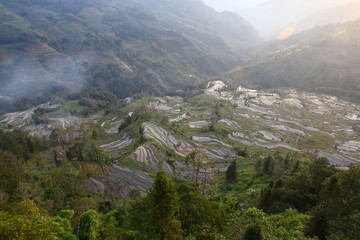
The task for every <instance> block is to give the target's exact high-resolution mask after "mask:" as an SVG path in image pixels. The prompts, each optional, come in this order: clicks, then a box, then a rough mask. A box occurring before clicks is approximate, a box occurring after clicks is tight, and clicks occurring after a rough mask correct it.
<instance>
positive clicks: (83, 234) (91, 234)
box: [75, 210, 99, 240]
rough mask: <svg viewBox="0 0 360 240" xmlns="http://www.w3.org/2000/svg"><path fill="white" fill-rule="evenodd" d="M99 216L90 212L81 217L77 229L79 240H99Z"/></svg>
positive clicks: (76, 233) (94, 212)
mask: <svg viewBox="0 0 360 240" xmlns="http://www.w3.org/2000/svg"><path fill="white" fill-rule="evenodd" d="M98 231H99V214H98V213H97V212H96V211H94V210H88V211H86V212H84V213H82V214H81V215H80V219H79V221H78V223H77V224H76V227H75V235H76V236H77V237H78V238H79V240H97V239H98V237H99V232H98Z"/></svg>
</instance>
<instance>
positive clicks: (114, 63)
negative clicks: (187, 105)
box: [0, 0, 259, 97]
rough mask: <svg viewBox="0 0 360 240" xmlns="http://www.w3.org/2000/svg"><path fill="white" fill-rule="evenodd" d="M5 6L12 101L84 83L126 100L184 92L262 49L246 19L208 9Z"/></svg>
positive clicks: (1, 9) (84, 3) (88, 2)
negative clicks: (254, 46)
mask: <svg viewBox="0 0 360 240" xmlns="http://www.w3.org/2000/svg"><path fill="white" fill-rule="evenodd" d="M1 3H2V5H1V6H0V19H1V24H0V30H1V33H2V34H1V36H0V53H1V55H0V56H1V57H0V79H1V80H0V84H1V86H2V87H1V91H0V95H6V96H19V95H20V96H34V95H38V94H39V93H40V95H44V92H41V91H42V90H44V89H49V88H50V89H51V91H50V93H51V94H52V93H54V92H59V90H63V89H64V88H65V90H66V89H71V90H73V91H76V90H79V89H80V88H81V87H82V86H83V83H84V82H85V80H86V81H87V83H89V84H88V85H87V86H88V88H90V89H91V88H94V87H96V88H97V89H105V90H109V89H110V90H111V91H112V92H113V93H114V94H116V95H117V96H121V97H124V96H128V95H131V94H133V93H136V92H141V91H147V92H152V93H154V92H155V93H160V92H163V91H164V90H169V91H171V90H176V89H178V88H180V89H182V88H185V87H186V86H189V85H191V84H193V83H194V82H195V80H196V79H198V78H201V77H206V76H213V75H218V74H219V73H220V72H223V71H226V70H228V69H229V62H231V61H234V60H237V61H239V60H241V58H240V57H237V55H236V54H235V50H238V49H239V46H240V47H241V44H244V45H243V46H245V45H248V44H251V43H253V42H257V41H259V37H258V35H257V33H256V31H255V30H254V29H253V28H251V26H249V25H248V24H247V23H246V22H245V21H244V20H243V19H241V18H240V17H239V16H236V15H233V14H219V13H216V12H215V11H214V10H212V9H211V8H208V7H207V6H206V5H204V4H203V3H202V2H201V1H181V2H180V1H175V0H172V1H165V2H164V1H162V0H156V1H151V4H149V3H148V2H147V1H132V0H129V1H111V0H100V1H93V0H80V1H69V0H66V1H51V0H31V1H1ZM235 21H236V24H235ZM212 27H214V28H212ZM210 28H211V29H214V31H211V32H209V30H210ZM221 35H223V36H221ZM189 75H193V77H194V75H196V76H197V77H195V79H194V78H191V77H189Z"/></svg>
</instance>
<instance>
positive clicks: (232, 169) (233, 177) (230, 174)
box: [226, 159, 237, 184]
mask: <svg viewBox="0 0 360 240" xmlns="http://www.w3.org/2000/svg"><path fill="white" fill-rule="evenodd" d="M226 182H227V183H228V184H234V183H236V182H237V171H236V159H234V160H233V161H232V163H231V164H230V166H229V167H228V169H227V170H226Z"/></svg>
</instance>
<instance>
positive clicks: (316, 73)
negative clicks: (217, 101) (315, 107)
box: [231, 20, 360, 102]
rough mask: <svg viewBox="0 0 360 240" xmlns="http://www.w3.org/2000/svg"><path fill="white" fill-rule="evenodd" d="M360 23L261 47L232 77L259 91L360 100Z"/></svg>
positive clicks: (343, 25)
mask: <svg viewBox="0 0 360 240" xmlns="http://www.w3.org/2000/svg"><path fill="white" fill-rule="evenodd" d="M359 32H360V21H359V20H358V21H354V22H350V23H343V24H333V25H328V26H325V27H321V28H314V29H312V30H310V31H306V32H303V33H300V34H297V35H294V36H292V37H290V38H289V39H288V40H286V41H274V42H271V43H268V44H266V45H264V46H263V47H262V50H260V51H259V52H258V53H257V57H256V58H255V59H254V60H253V61H252V62H251V63H249V65H248V66H246V67H244V68H241V69H240V70H239V69H237V70H234V71H233V72H232V73H231V76H232V77H233V78H234V79H237V80H240V81H242V82H247V83H251V84H253V85H256V86H258V87H261V88H273V87H296V88H300V89H304V90H307V91H312V92H321V93H328V94H333V95H337V96H341V97H345V98H348V99H351V100H353V101H357V102H358V101H359V100H360V84H359V83H360V82H359V79H360V71H359V66H360V54H359V50H360V35H359Z"/></svg>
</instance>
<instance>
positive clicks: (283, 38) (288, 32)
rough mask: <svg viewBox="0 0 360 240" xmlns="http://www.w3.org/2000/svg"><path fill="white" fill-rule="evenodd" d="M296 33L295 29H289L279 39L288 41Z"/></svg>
mask: <svg viewBox="0 0 360 240" xmlns="http://www.w3.org/2000/svg"><path fill="white" fill-rule="evenodd" d="M294 31H295V29H294V28H293V27H288V28H286V29H285V30H284V31H282V32H281V33H280V34H279V37H278V39H279V40H281V41H283V40H286V39H288V38H289V37H290V36H291V35H293V33H294Z"/></svg>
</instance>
